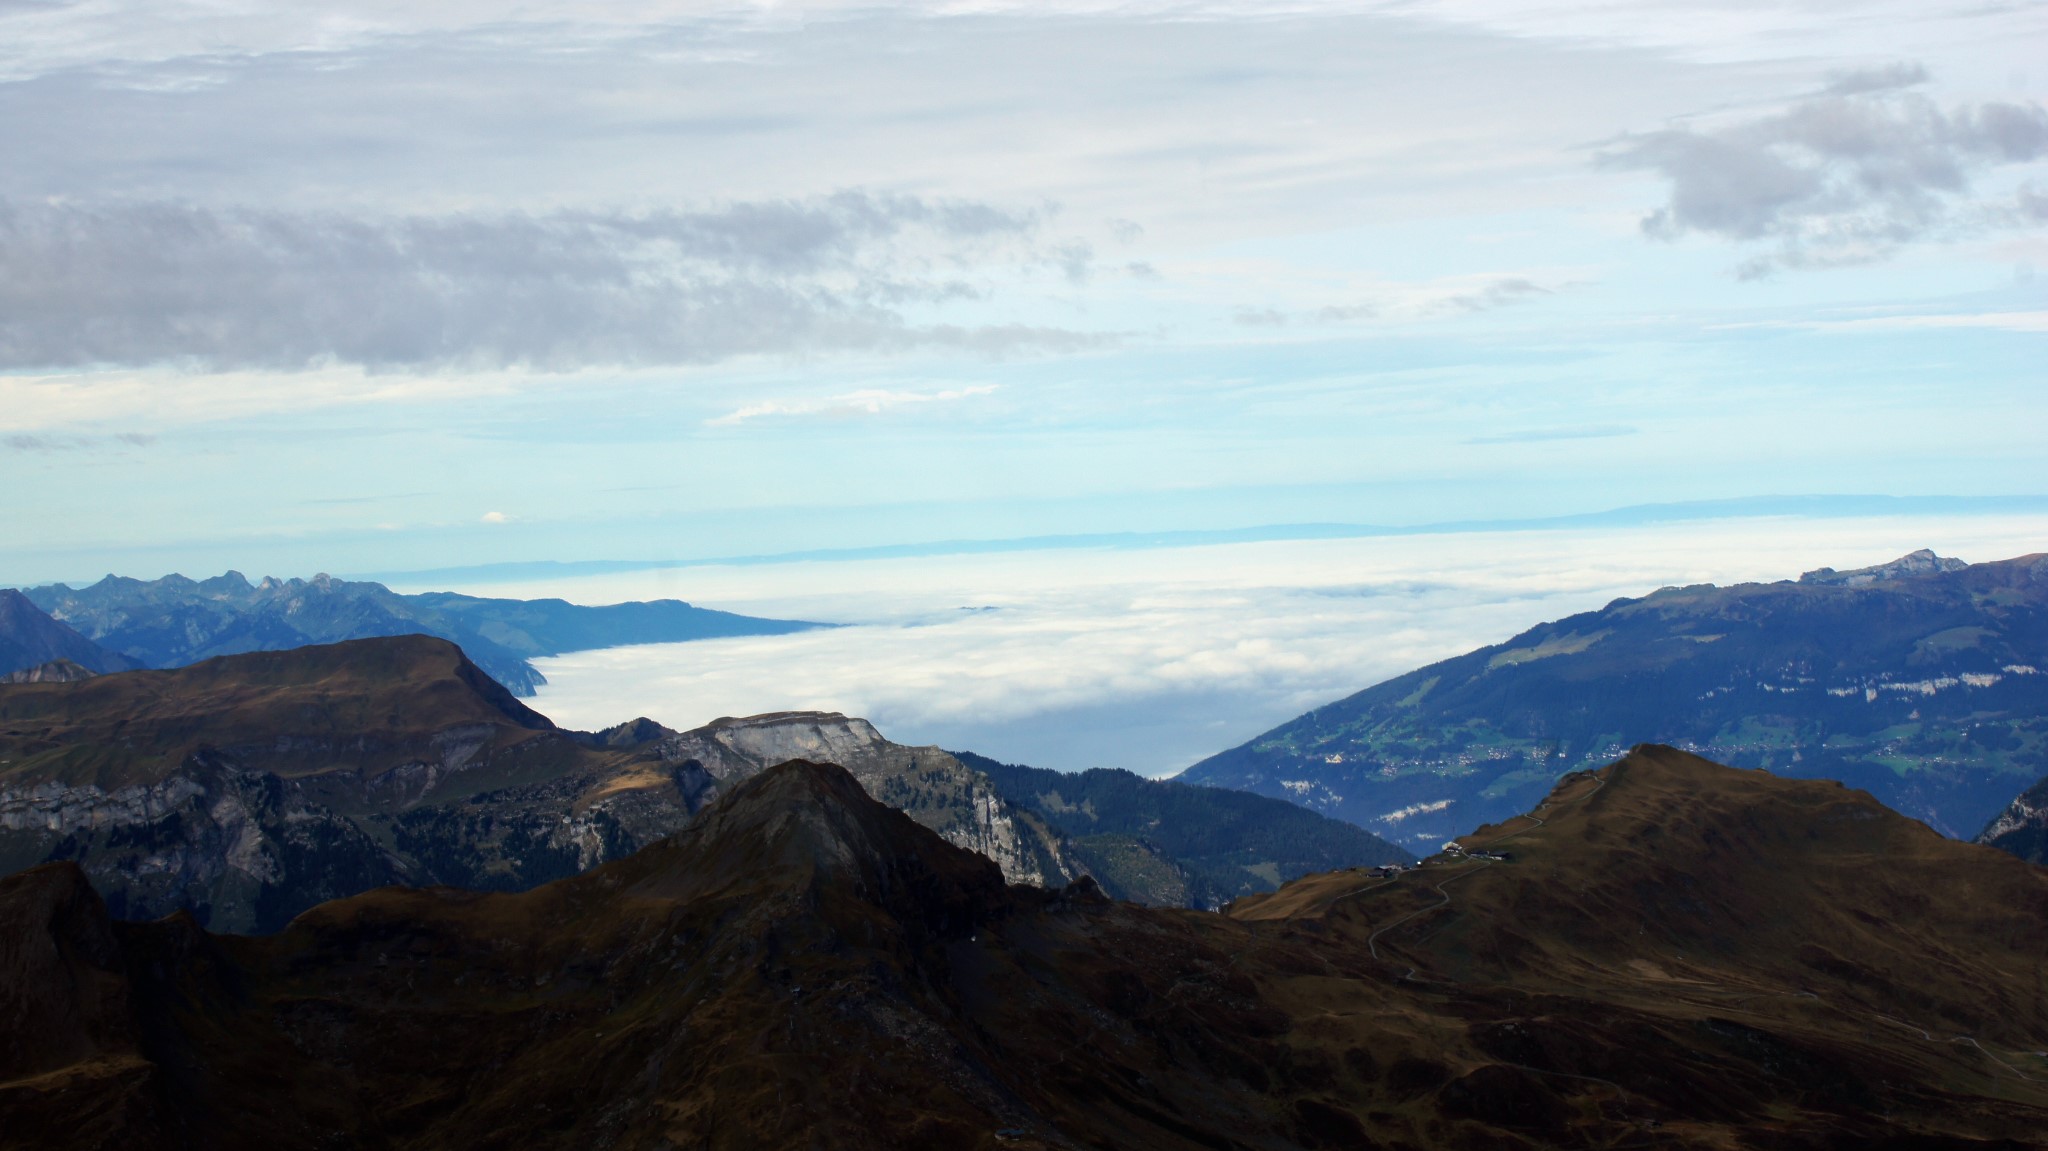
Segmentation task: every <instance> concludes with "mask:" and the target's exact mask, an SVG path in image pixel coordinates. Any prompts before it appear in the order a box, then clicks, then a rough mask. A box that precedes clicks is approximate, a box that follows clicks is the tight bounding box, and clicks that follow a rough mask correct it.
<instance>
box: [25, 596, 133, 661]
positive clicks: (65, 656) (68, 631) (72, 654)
mask: <svg viewBox="0 0 2048 1151" xmlns="http://www.w3.org/2000/svg"><path fill="white" fill-rule="evenodd" d="M60 661H61V662H64V663H68V664H71V665H72V666H74V667H78V668H81V669H83V670H85V671H88V672H94V673H105V672H110V671H129V670H132V669H134V668H138V667H141V666H142V664H141V663H140V662H139V661H137V660H134V659H131V658H129V657H127V656H124V655H120V654H117V653H115V652H111V651H108V650H107V649H105V648H103V647H101V646H100V645H98V644H96V643H94V642H93V641H91V640H89V639H87V638H86V637H84V636H82V635H80V634H79V633H78V631H77V630H76V629H75V628H71V627H67V626H66V625H64V624H62V623H59V622H57V621H56V620H54V619H51V618H50V616H49V615H48V614H47V613H45V612H44V611H43V610H42V609H41V608H39V607H37V606H36V605H35V604H34V603H33V602H32V601H31V600H30V599H29V598H28V597H27V596H25V595H23V594H21V593H20V592H18V591H15V590H14V589H13V588H0V675H8V674H12V673H14V672H18V671H28V670H31V669H34V668H38V667H41V666H43V665H45V664H54V663H58V662H60Z"/></svg>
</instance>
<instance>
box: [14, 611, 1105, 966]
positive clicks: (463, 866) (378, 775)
mask: <svg viewBox="0 0 2048 1151" xmlns="http://www.w3.org/2000/svg"><path fill="white" fill-rule="evenodd" d="M806 757H808V758H812V759H821V760H832V761H836V762H839V763H841V764H843V766H845V767H847V768H849V769H850V770H853V771H854V772H855V773H856V774H857V776H858V777H859V778H860V779H861V780H862V783H863V785H864V786H867V787H869V788H870V789H871V790H872V791H873V792H874V793H875V794H876V795H877V797H878V798H880V799H882V800H883V801H884V802H887V803H890V804H892V805H895V806H899V807H902V808H904V809H905V810H908V811H909V812H911V814H912V816H913V817H914V818H916V819H918V820H920V821H922V822H924V823H926V824H927V825H928V826H931V827H932V828H933V829H934V830H936V831H938V832H939V833H940V834H941V835H944V836H945V837H946V838H947V839H948V840H949V841H951V842H953V843H956V844H958V845H960V846H962V847H964V848H967V849H968V850H972V851H978V852H981V853H983V854H985V855H987V856H988V857H989V858H991V859H993V860H995V861H996V862H997V863H998V864H999V865H1000V866H1001V868H1002V870H1003V873H1004V875H1005V876H1006V877H1007V878H1008V879H1010V880H1011V881H1013V882H1018V883H1031V884H1041V885H1043V884H1053V885H1057V884H1064V883H1066V882H1068V881H1069V880H1071V879H1072V878H1074V877H1076V876H1078V875H1079V874H1081V871H1080V869H1079V868H1078V867H1077V866H1075V865H1073V864H1072V863H1070V862H1069V860H1068V858H1067V848H1066V846H1065V843H1064V841H1063V839H1062V838H1061V837H1060V836H1059V835H1058V834H1057V833H1056V832H1053V831H1051V830H1050V829H1049V828H1047V827H1046V826H1045V825H1044V824H1043V822H1042V821H1040V820H1038V819H1037V817H1035V816H1033V815H1031V814H1029V813H1028V812H1019V811H1017V810H1015V809H1014V808H1013V807H1012V806H1011V805H1010V804H1009V803H1007V802H1006V801H1005V800H1004V799H1003V798H1002V797H1001V796H1000V795H998V794H997V793H996V791H995V790H994V788H993V786H992V785H991V784H990V783H989V781H988V780H987V779H986V778H985V777H983V776H981V775H980V774H979V773H976V772H974V771H971V770H969V769H968V768H966V767H964V766H962V765H961V764H960V762H959V761H958V760H956V759H954V758H953V757H952V756H950V755H947V754H946V753H944V752H942V751H939V750H938V749H936V748H908V747H902V746H899V745H896V744H892V743H890V742H888V741H887V740H884V739H883V738H882V737H881V736H880V735H879V734H878V733H877V732H876V731H875V729H874V728H873V727H872V726H871V725H869V724H868V723H867V722H866V721H864V720H850V719H847V718H846V717H844V716H839V715H773V716H762V717H757V718H755V719H746V720H721V721H720V722H719V723H717V724H714V725H712V726H711V727H708V728H705V729H703V730H701V731H695V732H674V731H670V730H668V729H666V728H663V727H662V726H661V725H659V724H655V723H652V722H650V721H647V720H639V721H635V722H634V723H631V724H625V725H621V726H620V727H618V728H614V729H612V730H610V731H607V732H603V733H600V734H597V735H587V734H584V733H581V732H568V731H562V730H559V729H557V728H556V727H555V726H554V725H553V724H551V723H549V722H548V720H547V719H546V718H545V717H543V716H541V715H539V714H538V713H535V712H533V711H532V710H530V709H528V708H527V707H525V706H524V705H523V704H521V703H519V702H518V701H517V700H515V699H513V698H512V697H511V695H510V694H509V693H507V692H506V691H505V689H504V688H502V687H500V686H499V685H498V684H497V683H495V682H494V681H492V680H491V679H490V678H489V677H487V676H485V675H484V674H483V673H482V672H481V671H480V670H479V669H478V668H476V666H475V665H473V664H471V663H470V662H469V661H468V660H467V659H466V658H464V656H463V654H462V652H461V651H460V650H459V649H457V648H456V647H455V646H454V645H452V644H449V643H446V642H444V641H441V640H436V639H430V638H427V637H424V636H402V637H393V638H389V639H378V640H362V641H356V642H353V643H348V644H336V645H326V646H315V647H306V648H299V649H295V650H291V651H283V652H259V653H252V654H249V655H243V656H233V657H223V658H222V659H218V660H211V661H207V662H205V663H201V664H198V665H194V666H193V667H189V668H182V669H177V670H173V671H144V672H131V673H127V674H124V675H115V676H104V677H97V678H93V679H89V680H86V681H84V682H70V683H67V682H39V683H23V684H13V685H0V872H5V871H13V870H17V869H20V868H24V867H28V866H32V865H34V864H37V863H41V862H45V861H50V860H71V861H75V862H77V863H78V864H79V865H80V866H81V867H83V868H84V869H85V872H86V873H87V874H88V875H89V876H90V878H91V880H92V882H93V883H94V884H95V885H96V886H97V887H98V888H99V889H100V891H101V892H102V894H103V895H104V897H105V900H106V902H107V904H108V906H109V908H110V909H111V912H112V914H113V915H114V916H115V917H116V918H122V919H146V918H154V917H156V916H160V915H164V914H168V913H170V912H172V911H175V910H189V911H190V912H192V914H193V915H194V916H195V917H197V919H198V921H199V922H200V923H202V924H204V925H206V926H208V927H210V928H212V929H214V930H224V931H269V930H275V929H277V928H278V927H281V926H282V925H283V924H284V923H286V922H287V921H289V920H290V918H291V917H292V916H294V915H296V914H298V913H299V912H301V911H303V910H305V909H306V908H308V907H311V906H313V905H314V904H316V903H319V902H322V901H324V900H328V899H334V898H338V897H341V896H345V895H352V894H354V893H356V892H360V891H366V890H369V889H371V888H375V887H380V886H384V885H387V884H394V883H403V884H412V885H426V884H447V885H450V886H460V887H466V888H471V889H476V890H493V891H519V890H524V889H527V888H530V887H533V886H536V885H538V884H541V883H545V882H548V881H550V880H554V879H560V878H563V877H566V876H570V875H575V874H577V873H579V872H582V871H585V870H588V869H589V868H591V867H593V866H595V865H597V864H599V863H602V862H604V861H606V860H611V859H618V858H621V857H623V856H625V855H629V854H631V853H632V852H633V851H635V850H637V849H639V848H640V847H643V846H645V845H647V844H649V843H652V842H654V841H655V840H658V839H660V838H662V837H663V836H666V835H669V834H671V833H673V832H675V831H676V830H678V829H679V828H681V827H683V826H684V825H686V824H688V823H689V821H690V820H691V819H692V818H693V817H694V816H695V815H696V813H697V812H698V811H699V810H700V809H701V808H702V807H703V806H704V805H705V804H706V803H709V802H710V801H711V800H713V799H715V798H716V797H717V796H718V795H719V794H720V793H721V792H722V791H724V790H726V789H728V788H730V787H731V786H733V785H734V784H736V783H738V782H739V781H741V780H744V779H746V778H749V777H751V776H753V775H755V774H758V773H759V772H760V771H762V770H763V769H765V768H767V767H771V766H773V765H774V764H777V763H781V762H783V761H784V760H787V759H792V758H806Z"/></svg>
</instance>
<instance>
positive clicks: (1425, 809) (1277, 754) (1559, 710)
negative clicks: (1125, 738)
mask: <svg viewBox="0 0 2048 1151" xmlns="http://www.w3.org/2000/svg"><path fill="white" fill-rule="evenodd" d="M1944 567H1945V565H1944V564H1942V563H1938V562H1935V561H1933V560H1932V557H1931V556H1916V557H1907V559H1906V560H1904V561H1901V562H1900V563H1899V564H1896V565H1886V567H1884V568H1880V569H1874V570H1872V571H1866V572H1849V573H1837V572H1831V571H1826V570H1825V569H1824V570H1823V571H1822V572H1818V573H1810V574H1809V576H1808V577H1807V578H1806V579H1803V580H1801V581H1800V582H1797V583H1793V582H1781V583H1773V584H1742V585H1738V586H1735V587H1726V588H1722V587H1715V586H1712V585H1702V586H1698V587H1686V588H1665V589H1663V590H1661V591H1658V592H1655V593H1652V594H1650V595H1648V596H1645V597H1643V598H1641V599H1625V600H1617V601H1616V602H1614V603H1612V604H1609V605H1608V606H1607V607H1605V608H1602V609H1601V610H1599V611H1594V612H1586V613H1583V614H1581V615H1576V616H1572V617H1569V618H1567V619H1562V620H1558V621H1556V622H1554V623H1547V624H1542V625H1539V626H1537V627H1535V628H1531V629H1530V630H1529V631H1527V632H1524V633H1523V634H1521V635H1519V636H1516V637H1515V638H1513V639H1511V640H1509V641H1507V642H1506V643H1502V644H1497V645H1494V646H1492V647H1486V648H1482V649H1480V650H1478V651H1475V652H1472V653H1470V654H1468V655H1463V656H1459V657H1457V658H1455V659H1449V660H1445V661H1443V662H1441V663H1437V664H1433V665H1431V666H1429V667H1426V668H1422V669H1420V670H1418V671H1414V672H1410V673H1408V674H1407V675H1403V676H1400V677H1398V678H1396V679H1393V680H1390V681H1388V682H1386V683H1383V684H1380V685H1378V686H1377V687H1373V688H1369V689H1367V690H1365V691H1362V692H1360V693H1358V694H1357V695H1354V696H1351V697H1349V698H1347V699H1343V700H1339V701H1337V702H1335V703H1332V704H1329V705H1326V706H1324V707H1321V708H1317V709H1316V710H1315V711H1312V712H1310V713H1308V714H1307V715H1304V716H1301V717H1300V718H1298V719H1295V720H1293V721H1291V722H1289V723H1287V724H1284V725H1282V726H1280V727H1278V728H1275V729H1274V730H1272V731H1270V732H1267V733H1266V734H1264V735H1262V736H1259V737H1258V738H1256V739H1254V740H1252V741H1250V742H1249V743H1246V744H1244V745H1243V746H1240V747H1237V748H1233V749H1231V750H1229V751H1226V752H1223V753H1221V754H1219V755H1216V756H1212V757H1211V758H1209V759H1207V760H1204V761H1203V762H1201V763H1199V764H1196V765H1195V766H1194V767H1192V768H1190V769H1189V770H1188V771H1187V772H1186V773H1185V774H1183V775H1182V776H1181V777H1180V778H1182V779H1185V780H1187V781H1189V782H1194V783H1206V784H1211V785H1216V786H1223V787H1235V788H1242V789H1244V790H1247V791H1255V792H1258V793H1260V794H1263V795H1271V796H1276V797H1280V798H1286V799H1291V800H1293V801H1295V802H1297V803H1301V804H1304V805H1306V806H1309V807H1312V808H1314V809H1315V810H1318V811H1322V812H1325V813H1327V814H1331V815H1336V816H1340V817H1342V818H1345V819H1348V820H1351V821H1352V822H1355V823H1359V824H1361V825H1363V826H1366V827H1369V828H1372V829H1373V830H1375V831H1378V832H1379V833H1380V834H1382V835H1385V836H1387V837H1388V838H1391V839H1395V840H1396V841H1398V842H1401V843H1404V844H1408V845H1410V846H1414V847H1422V846H1426V845H1429V844H1432V843H1436V842H1440V841H1441V840H1443V839H1444V838H1445V837H1447V836H1449V835H1451V834H1454V833H1455V832H1456V831H1457V830H1458V829H1459V828H1461V827H1470V826H1472V825H1474V824H1475V823H1478V822H1482V821H1485V820H1496V819H1501V818H1504V817H1506V816H1507V815H1509V814H1512V813H1514V812H1516V811H1520V810H1523V809H1525V808H1526V807H1527V806H1528V805H1529V804H1531V803H1533V802H1535V801H1536V800H1537V799H1538V798H1540V797H1541V796H1542V795H1543V794H1544V793H1545V792H1546V791H1547V790H1548V789H1549V787H1550V785H1551V783H1552V782H1553V781H1554V780H1556V779H1557V778H1558V777H1559V776H1560V775H1562V774H1564V773H1566V772H1569V771H1573V770H1579V769H1583V768H1586V767H1589V766H1592V765H1595V764H1599V763H1602V762H1605V761H1606V760H1608V759H1611V758H1612V757H1613V756H1615V755H1618V754H1620V752H1621V750H1622V749H1624V748H1626V747H1628V746H1629V745H1631V744H1634V743H1638V742H1647V741H1655V742H1661V743H1669V744H1674V745H1678V746H1683V747H1687V748H1691V749H1693V750H1696V751H1699V752H1700V753H1702V754H1705V755H1709V756H1711V757H1713V758H1715V759H1717V760H1720V761H1723V762H1727V763H1732V764H1736V765H1738V766H1742V767H1763V768H1768V769H1769V770H1771V771H1773V772H1776V773H1778V774H1781V775H1789V776H1795V777H1803V778H1828V779H1840V780H1844V781H1847V782H1849V783H1851V784H1852V785H1854V786H1857V787H1862V788H1865V789H1867V790H1869V791H1870V792H1871V793H1872V794H1874V795H1876V796H1877V797H1878V798H1880V799H1881V800H1883V801H1884V802H1885V803H1887V804H1889V805H1890V806H1892V807H1893V808H1895V809H1896V810H1899V811H1902V812H1905V813H1906V814H1909V815H1912V816H1914V817H1916V818H1919V819H1922V820H1925V821H1926V822H1927V823H1929V824H1930V825H1932V826H1933V827H1935V828H1937V829H1939V830H1941V831H1943V832H1944V833H1946V834H1949V835H1963V834H1969V833H1972V832H1974V831H1975V830H1976V829H1977V828H1981V827H1983V826H1984V824H1985V822H1986V821H1987V820H1989V819H1990V818H1991V817H1992V815H1993V814H1994V813H1996V812H1997V811H1998V810H1999V809H2000V808H2001V807H2003V806H2004V805H2005V804H2006V803H2007V802H2008V801H2009V800H2010V799H2011V798H2012V796H2013V794H2014V793H2015V792H2016V791H2018V790H2019V789H2021V788H2023V787H2024V786H2026V785H2027V784H2028V783H2030V782H2031V781H2033V780H2034V779H2037V778H2039V777H2040V776H2042V775H2043V774H2044V773H2048V674H2044V673H2048V556H2027V557H2022V558H2020V559H2015V560H2007V561H2004V562H2000V563H1987V564H1976V565H1971V566H1967V567H1963V568H1961V569H1960V570H1956V569H1954V568H1953V567H1952V566H1951V567H1947V570H1944Z"/></svg>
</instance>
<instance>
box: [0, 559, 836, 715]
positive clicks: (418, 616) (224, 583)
mask: <svg viewBox="0 0 2048 1151" xmlns="http://www.w3.org/2000/svg"><path fill="white" fill-rule="evenodd" d="M19 594H21V595H24V596H26V598H27V599H28V601H30V602H32V603H33V604H34V605H35V606H36V607H38V608H40V609H41V610H42V611H44V612H47V613H48V614H49V615H50V616H51V617H52V618H53V619H55V620H56V621H58V622H59V623H60V624H62V625H64V626H67V627H69V628H71V629H75V630H76V631H77V632H79V633H80V634H82V635H83V636H84V637H85V638H87V639H89V640H91V641H92V642H93V643H95V644H97V645H98V646H99V647H101V648H103V649H106V650H107V651H109V652H112V653H114V655H115V657H117V658H118V660H120V661H122V662H120V666H118V667H115V666H108V667H99V666H96V665H95V664H94V663H93V662H92V660H90V659H81V658H78V657H77V656H75V655H73V656H70V657H68V658H73V659H76V660H77V662H79V663H81V664H84V665H85V666H87V667H89V668H92V669H93V670H95V671H115V670H122V669H123V668H126V667H153V668H164V667H183V666H185V665H186V664H192V663H197V662H199V661H200V660H204V659H210V658H212V657H214V656H220V655H237V654H240V653H242V652H251V651H279V650H284V649H288V648H294V647H302V646H305V645H307V644H315V643H336V642H340V641H342V640H351V639H368V638H372V637H375V636H388V635H412V634H420V635H434V636H440V637H441V638H443V639H447V640H451V641H453V642H455V643H457V644H459V645H461V647H462V649H463V651H464V652H466V653H468V655H469V657H470V658H471V659H473V660H475V661H476V663H477V666H479V667H481V668H483V669H484V671H485V672H487V673H488V674H489V675H490V676H491V677H492V678H493V679H496V680H497V681H498V682H499V683H502V684H504V685H505V686H506V687H508V688H510V689H511V691H512V693H513V694H514V695H519V696H531V695H533V694H534V692H535V691H536V689H538V688H539V687H540V685H541V684H543V683H545V682H546V680H545V678H544V677H543V676H542V675H541V674H540V672H539V671H538V670H537V669H536V668H535V667H534V666H533V664H532V663H531V662H530V661H531V660H532V659H533V658H535V657H537V656H550V655H560V654H562V653H564V652H571V651H587V650H590V649H593V648H605V647H619V646H622V645H625V644H639V643H675V642H680V641H683V640H695V639H713V638H719V637H724V636H748V635H784V634H787V633H789V632H795V631H804V630H807V629H810V628H816V627H823V626H828V625H824V624H816V623H807V622H804V621H801V620H774V619H757V618H754V617H752V616H743V615H734V614H733V613H731V612H722V611H713V610H711V609H709V608H700V607H694V606H692V605H690V604H687V603H683V602H682V601H680V600H653V601H649V602H637V603H621V604H611V605H608V606H604V607H586V606H583V605H579V604H572V603H568V602H567V601H564V600H559V599H540V600H514V599H484V598H479V597H476V596H468V595H459V594H457V593H454V592H424V593H420V594H417V595H400V594H398V593H396V592H394V591H392V590H391V589H389V588H387V587H385V586H384V585H383V584H379V583H365V582H354V581H349V580H340V579H335V578H334V577H332V576H327V575H317V576H314V577H313V578H312V579H310V580H305V579H289V580H280V579H274V578H271V577H265V578H264V579H262V580H260V581H258V582H256V583H253V584H252V583H250V582H249V580H248V579H247V578H246V577H244V576H243V575H242V573H240V572H235V571H230V572H228V573H226V574H225V575H219V576H215V577H213V578H211V579H204V580H192V579H187V578H186V577H184V576H181V575H169V576H165V577H163V578H162V579H157V580H138V579H129V578H126V577H122V576H112V575H110V576H108V577H106V578H105V579H103V580H101V581H99V582H98V583H96V584H93V585H91V586H89V587H84V588H77V589H73V588H71V587H68V586H66V585H64V584H50V585H48V586H45V587H37V588H29V589H27V590H26V591H25V592H22V593H19ZM4 610H5V608H4V604H0V612H4ZM5 624H6V621H5V619H4V618H0V636H4V635H5V634H6V632H5V630H4V628H5ZM0 644H4V640H0ZM62 654H63V653H59V655H62ZM0 657H6V658H7V660H8V662H11V663H12V664H13V666H8V665H7V663H0V673H4V672H8V671H13V670H16V668H17V667H33V666H35V665H36V664H40V663H43V662H46V660H48V659H54V658H58V656H56V655H52V656H46V657H44V658H43V659H36V660H34V661H33V662H21V661H20V660H18V659H13V658H12V657H11V656H10V654H9V650H8V649H7V648H6V647H4V646H0Z"/></svg>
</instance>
